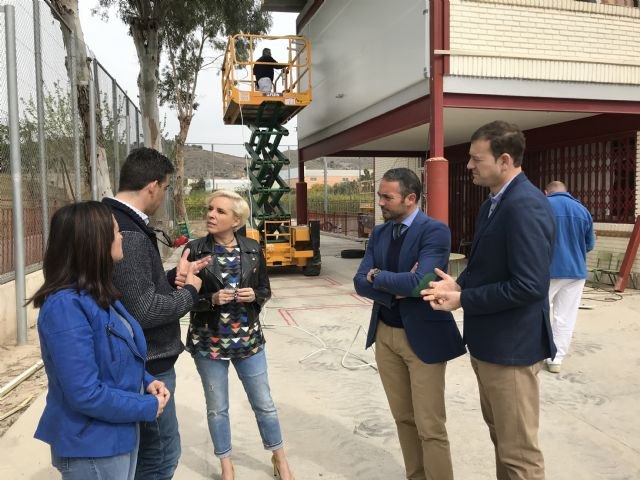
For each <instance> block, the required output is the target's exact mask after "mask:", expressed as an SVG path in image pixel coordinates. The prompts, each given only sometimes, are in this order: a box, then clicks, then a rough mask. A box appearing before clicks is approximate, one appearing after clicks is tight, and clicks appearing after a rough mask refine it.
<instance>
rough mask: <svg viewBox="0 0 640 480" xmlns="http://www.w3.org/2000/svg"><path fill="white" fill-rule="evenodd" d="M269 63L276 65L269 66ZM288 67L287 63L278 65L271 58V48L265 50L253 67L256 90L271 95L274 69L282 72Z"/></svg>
mask: <svg viewBox="0 0 640 480" xmlns="http://www.w3.org/2000/svg"><path fill="white" fill-rule="evenodd" d="M267 63H273V64H274V65H267ZM286 67H287V64H286V63H278V61H277V60H276V59H274V58H273V57H272V56H271V50H270V49H269V48H265V49H263V50H262V56H261V57H260V58H259V59H258V60H256V62H255V65H254V66H253V74H254V75H255V77H256V88H257V89H258V90H259V91H261V92H262V93H271V91H272V90H273V69H274V68H277V69H278V70H281V69H283V68H286Z"/></svg>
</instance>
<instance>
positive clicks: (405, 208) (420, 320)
mask: <svg viewBox="0 0 640 480" xmlns="http://www.w3.org/2000/svg"><path fill="white" fill-rule="evenodd" d="M421 191H422V185H421V183H420V179H419V178H418V176H417V175H416V174H415V173H414V172H413V171H411V170H409V169H408V168H394V169H392V170H389V171H387V172H386V173H385V174H384V176H383V177H382V180H381V181H380V187H379V189H378V197H379V200H378V204H379V205H380V208H381V209H382V215H383V217H384V219H385V220H386V223H384V224H383V225H379V226H376V227H375V228H374V229H373V232H372V233H371V237H370V239H369V244H368V247H367V251H366V253H365V256H364V258H363V260H362V263H361V264H360V267H359V268H358V272H357V273H356V276H355V277H354V285H355V289H356V291H357V292H358V294H359V295H362V296H363V297H367V298H370V299H371V300H373V301H374V304H373V310H372V312H371V321H370V325H369V333H368V336H367V345H366V346H367V348H368V347H370V346H371V345H372V344H373V343H374V342H375V343H376V351H375V354H376V362H377V364H378V370H379V372H380V379H381V380H382V385H383V387H384V390H385V393H386V395H387V399H388V401H389V407H390V408H391V413H392V415H393V418H394V420H395V422H396V427H397V429H398V437H399V439H400V447H401V448H402V455H403V457H404V463H405V468H406V471H407V479H410V480H451V479H453V469H452V466H451V453H450V451H449V439H448V437H447V429H446V426H445V423H446V411H445V403H444V378H445V369H446V365H447V363H446V362H447V360H451V359H453V358H456V357H458V356H460V355H462V354H464V353H465V349H464V346H463V344H462V338H461V336H460V332H459V331H458V328H457V326H456V324H455V322H454V320H453V316H452V315H451V313H449V312H436V311H434V310H433V309H432V308H431V306H430V305H429V304H427V303H425V302H423V301H422V300H421V298H420V297H419V296H416V297H412V294H413V292H414V291H415V290H416V287H417V286H418V284H419V282H420V280H421V279H422V277H423V276H424V275H425V274H427V273H431V272H433V270H434V268H436V267H438V268H441V269H443V270H444V269H446V268H447V263H448V261H449V249H450V245H451V234H450V232H449V228H448V227H447V226H446V225H445V224H443V223H441V222H439V221H437V220H435V219H433V218H429V217H427V216H426V215H425V214H424V213H422V212H421V211H420V209H419V208H418V203H419V201H420V194H421ZM418 290H419V289H418ZM416 293H417V292H416Z"/></svg>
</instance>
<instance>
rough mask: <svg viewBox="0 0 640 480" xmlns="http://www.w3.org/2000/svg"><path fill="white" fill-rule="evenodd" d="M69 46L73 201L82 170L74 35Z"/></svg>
mask: <svg viewBox="0 0 640 480" xmlns="http://www.w3.org/2000/svg"><path fill="white" fill-rule="evenodd" d="M69 42H70V46H71V69H70V72H71V79H70V80H71V120H72V122H71V125H72V126H73V167H74V170H75V171H76V179H75V180H76V192H75V195H74V200H75V201H77V202H78V201H80V200H82V170H81V167H80V132H79V129H78V121H79V115H78V67H77V65H76V35H75V33H73V32H71V34H70V35H69Z"/></svg>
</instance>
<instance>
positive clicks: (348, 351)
mask: <svg viewBox="0 0 640 480" xmlns="http://www.w3.org/2000/svg"><path fill="white" fill-rule="evenodd" d="M260 317H261V318H260V323H261V325H262V328H263V329H272V328H295V329H297V330H300V331H301V332H304V333H306V334H307V335H309V336H310V337H312V338H314V339H316V340H317V341H318V343H319V344H320V347H319V348H317V349H316V350H314V351H312V352H311V353H308V354H307V355H305V356H303V357H302V358H300V359H299V360H298V363H303V362H304V361H306V360H308V359H309V358H311V357H313V356H314V355H317V354H318V353H321V352H324V351H338V352H344V355H343V356H342V359H341V361H340V365H341V366H342V367H343V368H346V369H347V370H358V369H360V368H367V367H370V368H372V369H374V370H375V371H376V372H377V371H378V367H377V365H376V362H368V361H367V360H366V359H364V358H362V357H361V356H359V355H356V354H355V353H352V352H351V347H353V344H354V343H355V341H356V338H358V334H359V333H360V331H363V332H364V329H363V328H362V325H359V326H358V329H357V330H356V334H355V335H354V337H353V340H351V343H350V344H349V347H348V348H346V349H344V348H340V347H329V346H328V345H327V344H326V342H325V341H324V340H322V338H320V337H319V336H318V335H316V334H315V333H312V332H310V331H309V330H306V329H304V328H302V327H301V326H299V325H286V326H284V325H275V324H268V323H266V322H265V319H266V317H267V307H266V305H265V306H263V308H262V312H261V313H260ZM374 352H375V350H374ZM348 357H353V358H355V359H356V360H359V361H360V362H362V363H361V364H358V365H353V364H351V365H349V364H347V362H346V360H347V358H348Z"/></svg>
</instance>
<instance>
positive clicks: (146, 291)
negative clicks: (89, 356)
mask: <svg viewBox="0 0 640 480" xmlns="http://www.w3.org/2000/svg"><path fill="white" fill-rule="evenodd" d="M102 202H103V203H104V204H106V205H108V206H109V207H111V211H112V212H113V215H114V217H115V218H116V220H117V222H118V225H119V227H120V232H121V233H122V250H123V253H124V258H123V259H122V260H121V261H119V262H116V263H115V265H114V269H113V283H114V285H115V286H116V288H117V289H118V290H119V291H120V293H121V294H122V298H121V301H122V303H123V305H124V306H125V308H126V309H127V311H128V312H129V313H130V314H131V315H132V316H133V317H134V318H135V319H136V320H137V321H138V323H140V326H141V327H142V330H143V331H144V336H145V338H146V339H147V371H149V373H151V374H153V375H157V374H159V373H163V372H165V371H167V370H169V369H170V368H171V367H172V366H173V364H174V363H175V361H176V359H177V358H178V355H179V354H180V352H182V350H183V348H184V347H183V345H182V342H181V341H180V318H181V317H182V316H183V315H185V314H186V313H187V312H188V311H189V310H191V308H192V307H193V305H194V304H195V302H196V301H197V300H198V297H197V292H196V289H195V288H194V287H193V286H191V285H187V286H186V287H185V288H183V289H176V288H175V287H174V284H173V280H174V279H175V272H171V273H173V275H171V274H169V276H170V277H172V278H171V279H168V278H167V276H168V275H167V273H165V271H164V267H163V266H162V258H161V257H160V253H159V251H158V243H157V241H156V236H155V232H154V231H153V230H152V229H151V228H149V227H148V226H147V225H145V223H144V221H143V220H142V219H141V218H140V216H139V215H138V214H137V213H136V212H134V211H133V210H132V209H131V208H129V207H127V206H126V205H124V204H123V203H121V202H119V201H118V200H114V199H112V198H105V199H103V200H102Z"/></svg>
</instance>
